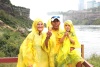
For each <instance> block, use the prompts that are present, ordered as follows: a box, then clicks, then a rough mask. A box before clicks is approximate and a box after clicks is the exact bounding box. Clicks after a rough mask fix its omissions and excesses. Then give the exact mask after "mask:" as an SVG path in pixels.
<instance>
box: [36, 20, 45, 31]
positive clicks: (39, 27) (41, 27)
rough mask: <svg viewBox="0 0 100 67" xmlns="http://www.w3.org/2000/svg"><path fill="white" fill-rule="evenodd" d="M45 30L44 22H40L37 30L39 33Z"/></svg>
mask: <svg viewBox="0 0 100 67" xmlns="http://www.w3.org/2000/svg"><path fill="white" fill-rule="evenodd" d="M43 28H44V24H43V23H42V22H38V24H37V30H38V31H39V32H41V31H43Z"/></svg>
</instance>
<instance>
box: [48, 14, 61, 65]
mask: <svg viewBox="0 0 100 67" xmlns="http://www.w3.org/2000/svg"><path fill="white" fill-rule="evenodd" d="M47 28H48V29H49V30H50V32H51V33H52V35H54V39H55V42H54V43H56V45H55V46H54V47H51V48H53V49H54V50H53V51H52V53H53V54H54V55H53V56H54V62H53V63H54V65H55V67H57V63H56V55H57V54H58V52H59V49H60V47H61V44H60V32H62V29H61V28H60V17H59V16H53V17H51V19H49V21H48V23H47Z"/></svg>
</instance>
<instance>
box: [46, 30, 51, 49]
mask: <svg viewBox="0 0 100 67" xmlns="http://www.w3.org/2000/svg"><path fill="white" fill-rule="evenodd" d="M51 35H52V33H51V32H50V31H48V32H47V37H46V39H45V46H46V47H48V41H49V39H50V37H51Z"/></svg>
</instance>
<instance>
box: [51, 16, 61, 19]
mask: <svg viewBox="0 0 100 67" xmlns="http://www.w3.org/2000/svg"><path fill="white" fill-rule="evenodd" d="M52 18H60V17H59V16H53V17H51V19H52Z"/></svg>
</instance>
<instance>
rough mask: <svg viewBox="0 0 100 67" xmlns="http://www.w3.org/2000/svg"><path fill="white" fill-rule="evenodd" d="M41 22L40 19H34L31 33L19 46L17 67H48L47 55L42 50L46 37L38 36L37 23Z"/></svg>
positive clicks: (43, 35)
mask: <svg viewBox="0 0 100 67" xmlns="http://www.w3.org/2000/svg"><path fill="white" fill-rule="evenodd" d="M38 22H43V21H42V20H41V19H36V20H34V22H33V25H32V32H31V33H29V35H28V36H27V37H26V39H25V40H24V41H23V43H22V44H21V46H20V50H19V54H18V63H17V67H28V66H30V65H32V67H49V66H48V64H49V63H48V55H47V53H46V52H45V51H44V50H43V48H42V46H43V43H44V40H45V37H46V35H45V34H43V33H41V34H39V32H38V30H37V23H38Z"/></svg>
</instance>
